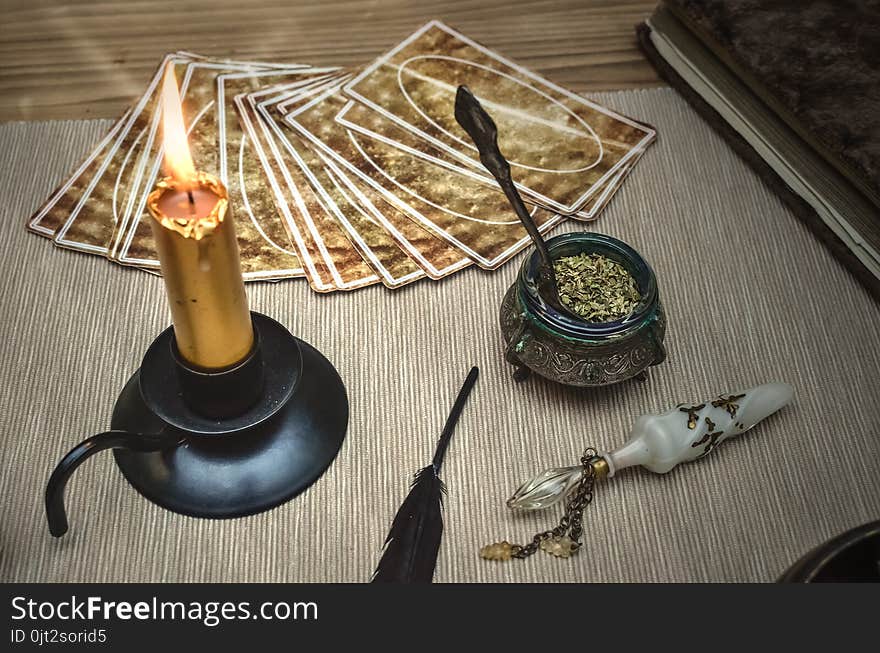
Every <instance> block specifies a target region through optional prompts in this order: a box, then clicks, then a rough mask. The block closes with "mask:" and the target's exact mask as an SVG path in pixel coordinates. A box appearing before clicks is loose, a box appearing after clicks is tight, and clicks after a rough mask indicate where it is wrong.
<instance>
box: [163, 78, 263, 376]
mask: <svg viewBox="0 0 880 653" xmlns="http://www.w3.org/2000/svg"><path fill="white" fill-rule="evenodd" d="M162 132H163V141H164V142H163V146H164V149H165V160H164V161H165V174H166V175H167V176H166V177H165V178H164V179H162V180H161V181H160V182H159V183H158V184H156V188H155V189H154V190H153V192H152V193H150V196H149V198H148V199H147V208H148V210H149V211H150V215H152V216H153V218H154V219H153V220H151V226H152V230H153V238H154V240H155V242H156V250H157V252H158V254H159V262H160V264H161V266H162V276H163V277H164V279H165V287H166V289H167V293H168V303H169V305H170V307H171V319H172V322H173V324H174V338H175V341H176V343H177V349H178V351H179V352H180V354H181V356H182V357H183V359H184V360H185V361H186V362H187V363H189V364H190V365H191V366H193V367H195V368H200V369H204V370H218V369H222V368H226V367H230V366H232V365H235V364H236V363H238V362H240V361H241V360H243V359H244V358H245V357H246V356H247V355H248V354H249V353H250V351H251V348H252V347H253V344H254V332H253V326H252V325H251V315H250V311H249V310H248V305H247V296H246V295H245V292H244V281H243V279H242V276H241V262H240V260H239V252H238V242H237V240H236V238H235V227H234V225H233V219H232V211H231V210H230V208H229V197H228V194H227V192H226V188H225V187H224V186H223V184H222V183H220V181H219V180H218V179H217V178H215V177H213V176H212V175H209V174H207V173H205V172H201V171H196V169H195V166H194V165H193V161H192V157H191V155H190V152H189V146H188V144H187V142H186V131H185V129H184V123H183V112H182V110H181V106H180V95H179V93H178V90H177V82H176V80H175V79H174V69H173V67H172V66H168V68H167V69H166V71H165V78H164V83H163V88H162Z"/></svg>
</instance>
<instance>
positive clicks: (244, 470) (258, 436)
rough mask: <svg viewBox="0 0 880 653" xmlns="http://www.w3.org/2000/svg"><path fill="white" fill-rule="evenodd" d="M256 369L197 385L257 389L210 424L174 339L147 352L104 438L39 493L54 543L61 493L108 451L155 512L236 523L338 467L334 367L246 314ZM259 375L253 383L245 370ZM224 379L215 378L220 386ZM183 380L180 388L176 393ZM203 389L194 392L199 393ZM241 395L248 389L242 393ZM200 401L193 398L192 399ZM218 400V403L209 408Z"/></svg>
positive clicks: (340, 409) (344, 411)
mask: <svg viewBox="0 0 880 653" xmlns="http://www.w3.org/2000/svg"><path fill="white" fill-rule="evenodd" d="M252 315H253V323H254V331H255V335H256V336H257V337H256V342H257V343H258V347H257V348H255V350H257V351H256V354H257V355H258V356H259V359H260V360H257V361H256V362H254V361H250V362H249V361H245V363H243V364H242V365H241V366H240V369H235V370H231V371H228V372H225V373H219V374H210V373H204V374H201V375H200V374H199V373H197V372H189V373H188V374H190V375H195V378H196V392H197V395H198V394H204V395H206V396H204V397H202V399H204V400H206V401H209V402H210V400H211V399H212V397H211V396H207V395H210V394H211V389H212V388H220V389H221V390H222V389H223V386H224V384H225V389H226V390H228V389H229V388H230V387H231V388H233V389H234V388H235V387H236V385H235V384H236V382H239V381H242V380H244V381H249V382H260V383H261V384H262V385H261V388H260V391H259V392H258V393H254V394H255V395H256V399H255V400H254V401H252V402H249V405H248V406H247V408H245V409H243V410H237V411H236V413H235V414H234V415H231V416H227V417H223V418H219V419H217V418H211V417H210V416H206V415H205V414H203V413H200V412H198V411H197V410H196V409H197V408H198V406H197V405H196V406H194V405H193V402H192V401H186V400H185V399H184V397H185V396H187V388H186V387H185V383H187V382H188V383H191V382H192V380H191V379H189V380H188V381H187V378H188V377H187V373H184V374H183V375H181V373H180V371H179V370H178V369H176V368H178V367H180V361H179V360H178V359H177V358H176V356H175V352H174V348H173V342H174V337H173V332H172V330H171V329H168V330H166V331H165V332H163V333H162V334H161V335H160V336H159V337H158V338H157V339H156V340H155V341H154V342H153V344H152V345H151V346H150V348H149V350H148V351H147V354H146V355H145V357H144V360H143V363H142V365H141V367H140V369H139V370H138V371H137V372H136V373H135V374H134V375H133V376H132V377H131V378H130V379H129V381H128V383H127V384H126V386H125V388H124V389H123V391H122V393H121V394H120V396H119V399H118V400H117V402H116V406H115V408H114V411H113V416H112V420H111V429H112V430H111V431H107V432H106V433H102V434H100V435H97V436H94V437H93V438H89V439H88V440H86V441H84V442H83V443H81V444H80V445H78V446H77V447H76V448H74V449H73V450H72V451H71V452H70V453H69V454H68V455H67V456H65V458H64V459H63V460H62V461H61V463H60V464H59V465H58V467H57V468H56V470H55V472H54V473H53V475H52V478H51V479H50V481H49V484H48V487H47V488H46V510H47V517H48V520H49V528H50V531H51V532H52V534H53V535H55V536H56V537H57V536H60V535H63V534H64V533H65V532H66V531H67V519H66V514H65V511H64V503H63V502H64V496H63V493H64V486H65V484H66V481H67V479H68V478H69V476H70V475H71V474H72V473H73V471H74V470H75V469H76V467H78V466H79V465H80V464H81V463H82V462H83V461H84V460H85V459H86V458H88V457H89V456H91V455H92V454H93V453H95V452H97V451H100V450H101V449H107V448H113V449H114V457H115V459H116V464H117V466H118V467H119V469H120V470H121V472H122V474H123V476H125V478H126V479H127V480H128V481H129V483H130V484H131V485H132V486H133V487H134V488H135V489H136V490H137V491H138V492H139V493H140V494H142V495H143V496H144V497H146V498H147V499H149V500H150V501H152V502H153V503H156V504H158V505H160V506H162V507H163V508H166V509H168V510H172V511H174V512H177V513H181V514H185V515H190V516H194V517H209V518H226V517H241V516H245V515H251V514H254V513H258V512H262V511H264V510H268V509H270V508H273V507H275V506H277V505H279V504H282V503H284V502H286V501H288V500H289V499H291V498H293V497H294V496H296V495H297V494H299V493H300V492H302V491H303V490H305V489H306V488H307V487H309V486H310V485H311V484H312V483H314V482H315V481H316V480H317V479H318V478H319V477H320V476H321V474H322V473H323V472H324V470H325V469H326V468H327V467H328V466H329V465H330V463H331V462H332V461H333V459H334V458H335V457H336V454H337V453H338V451H339V449H340V447H341V446H342V443H343V441H344V439H345V432H346V429H347V426H348V398H347V396H346V392H345V386H344V385H343V383H342V380H341V379H340V377H339V375H338V374H337V372H336V370H335V368H334V367H333V365H332V364H331V363H330V361H328V360H327V359H326V358H325V357H324V356H323V355H322V354H321V353H320V352H319V351H317V350H316V349H315V348H314V347H312V346H311V345H309V344H308V343H306V342H303V341H302V340H300V339H298V338H296V337H294V336H293V335H291V334H290V332H288V331H287V330H286V329H285V328H284V327H283V326H281V325H280V324H278V323H277V322H275V321H274V320H271V319H270V318H268V317H266V316H264V315H260V314H259V313H253V314H252ZM254 367H257V368H258V369H260V368H261V373H260V374H257V375H254V374H253V368H254ZM221 377H223V378H221ZM181 378H183V380H184V382H183V383H182V381H181ZM199 384H201V385H199ZM241 390H242V393H243V394H246V393H247V390H248V388H247V387H242V388H241ZM197 398H198V397H197ZM215 399H216V398H215Z"/></svg>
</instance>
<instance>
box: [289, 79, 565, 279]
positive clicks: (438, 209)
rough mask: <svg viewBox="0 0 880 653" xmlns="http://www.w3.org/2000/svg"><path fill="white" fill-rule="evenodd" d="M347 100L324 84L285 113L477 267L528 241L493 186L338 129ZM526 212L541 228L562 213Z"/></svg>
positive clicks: (309, 136) (488, 264) (336, 159)
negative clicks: (337, 118) (318, 92)
mask: <svg viewBox="0 0 880 653" xmlns="http://www.w3.org/2000/svg"><path fill="white" fill-rule="evenodd" d="M347 101H348V100H347V99H346V98H345V97H344V96H343V95H341V94H340V93H339V92H338V90H337V89H336V88H330V89H328V90H327V91H325V93H323V94H321V95H319V96H318V97H317V98H315V99H314V100H312V101H310V102H308V103H306V104H304V105H303V106H301V107H299V108H298V109H296V110H295V111H293V112H291V113H289V114H287V115H286V116H285V120H286V121H287V122H288V124H290V125H291V126H292V127H294V128H295V129H296V130H297V132H298V133H299V134H300V135H301V136H302V137H303V138H305V139H307V140H308V142H310V143H312V144H313V145H314V146H315V147H317V148H320V149H321V151H322V152H324V153H325V154H326V155H329V156H331V157H333V160H334V162H335V163H338V164H339V165H341V166H342V167H343V169H345V170H346V171H347V172H348V173H349V174H353V175H356V176H358V177H360V178H361V179H362V180H363V181H364V182H366V183H367V184H369V185H371V186H372V187H373V188H374V189H375V190H376V191H377V192H378V193H379V194H380V195H381V196H382V198H383V199H384V200H385V201H386V202H389V203H390V204H391V205H392V206H394V207H395V208H397V209H399V210H401V211H403V212H404V213H405V214H406V215H407V216H408V217H409V218H410V219H412V220H415V221H416V222H417V223H418V224H420V226H422V227H423V228H426V229H428V230H430V231H431V232H432V234H434V235H435V236H437V237H440V238H443V239H445V240H446V241H447V242H449V243H451V244H453V245H454V246H456V247H458V248H459V249H461V250H462V251H463V252H464V253H465V254H466V255H467V256H468V258H470V259H471V260H473V261H474V262H475V263H477V265H479V266H480V267H483V268H486V269H490V270H491V269H495V268H497V267H498V266H499V265H501V264H503V263H504V262H505V261H506V260H508V259H509V258H510V257H511V256H513V255H514V254H516V252H518V251H519V250H521V249H522V248H523V247H525V246H527V245H528V243H529V237H528V234H527V233H526V231H525V229H524V228H523V227H522V225H521V223H520V221H519V219H518V218H517V217H516V214H515V213H514V212H513V210H512V209H511V208H510V205H509V203H508V202H507V198H506V197H505V195H504V193H502V192H501V191H500V190H499V189H498V188H497V186H493V185H491V184H490V183H489V182H488V180H487V181H478V180H476V179H473V178H471V177H467V176H464V175H461V174H459V173H457V172H455V171H453V170H450V169H447V168H444V167H442V166H438V165H435V164H432V163H430V162H428V161H426V160H424V159H422V158H419V157H416V156H413V155H411V154H409V153H407V152H405V151H403V150H401V149H399V148H396V147H392V146H389V145H387V144H386V143H383V142H381V141H377V140H375V139H369V138H367V137H365V136H363V135H361V134H355V133H353V132H351V131H350V130H347V129H345V128H344V127H343V126H342V125H340V124H339V123H337V122H336V121H335V120H334V117H335V116H336V115H337V114H338V113H339V111H340V110H341V108H342V107H343V106H344V105H345V104H346V103H347ZM533 217H534V218H535V222H536V223H537V224H538V227H539V229H541V230H542V231H547V230H549V229H551V228H552V227H553V226H554V225H556V224H558V223H559V222H560V221H561V220H562V218H561V217H560V216H557V215H554V214H552V213H550V212H549V211H546V210H544V209H540V208H537V207H534V208H533Z"/></svg>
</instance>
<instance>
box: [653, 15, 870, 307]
mask: <svg viewBox="0 0 880 653" xmlns="http://www.w3.org/2000/svg"><path fill="white" fill-rule="evenodd" d="M638 34H639V41H640V44H641V46H642V48H643V50H644V51H645V53H646V54H647V56H648V57H649V59H651V61H652V62H653V63H654V64H655V65H656V66H657V68H658V70H659V71H660V73H661V74H662V75H663V76H664V77H665V78H666V79H667V80H668V81H669V82H670V83H671V84H672V85H673V86H675V87H676V88H677V89H678V90H679V91H680V92H682V94H683V95H684V96H685V97H686V98H687V99H688V100H689V101H690V102H691V103H692V104H694V106H695V107H696V108H697V109H698V111H700V113H702V114H703V115H704V117H706V118H707V119H708V120H709V122H710V123H712V124H713V126H715V127H716V129H717V130H718V131H719V132H720V133H721V134H722V135H723V136H725V138H727V139H728V140H729V141H730V142H731V144H732V145H733V146H734V147H735V148H736V149H737V150H738V151H739V152H740V154H742V155H743V156H744V157H745V158H746V160H748V161H749V162H750V163H751V164H752V165H753V167H755V169H756V170H757V171H758V172H759V173H760V174H761V175H762V176H763V177H764V178H765V179H766V180H767V181H768V182H769V183H770V184H771V185H772V186H773V187H774V188H775V189H776V190H777V191H779V193H780V194H781V196H782V198H783V199H784V200H785V201H786V202H787V203H788V204H789V205H790V206H791V208H792V209H793V210H794V211H795V213H796V214H797V215H798V216H799V217H800V218H801V219H802V220H804V221H805V222H806V223H807V224H808V225H809V226H810V227H811V228H812V229H813V231H814V232H815V233H816V234H817V235H818V236H819V237H821V238H822V239H823V240H824V241H825V242H826V243H827V244H828V245H829V247H830V248H831V250H832V251H833V252H834V253H835V255H837V256H838V258H839V259H840V260H841V261H842V262H843V263H844V264H845V265H846V266H847V267H848V268H850V269H851V270H852V271H853V272H854V273H855V274H856V275H857V276H858V277H859V279H860V280H861V281H862V282H863V283H864V285H865V286H866V288H868V290H869V291H871V292H872V293H873V294H874V296H875V297H877V298H880V3H876V2H873V3H872V2H864V3H845V4H843V3H832V2H828V1H821V0H809V1H807V2H795V1H794V0H792V1H790V2H776V3H761V2H757V1H756V0H667V1H666V2H664V3H662V4H661V5H660V6H659V7H658V8H657V10H656V11H655V12H654V14H653V15H652V16H651V17H650V18H649V19H648V20H647V21H646V22H645V23H644V24H643V25H641V26H640V27H639V29H638Z"/></svg>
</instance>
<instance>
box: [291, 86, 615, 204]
mask: <svg viewBox="0 0 880 653" xmlns="http://www.w3.org/2000/svg"><path fill="white" fill-rule="evenodd" d="M282 110H285V111H287V110H288V107H282ZM336 120H337V122H340V123H342V124H343V125H345V127H347V128H348V129H350V130H352V131H353V132H357V133H360V134H363V135H364V136H368V137H370V138H373V139H376V140H379V141H382V142H383V143H387V144H388V145H391V146H393V147H397V148H400V149H402V150H404V151H406V152H408V153H410V154H412V155H413V156H417V157H420V158H422V159H425V160H427V161H429V162H431V163H435V164H437V165H440V166H443V167H446V168H450V169H452V170H455V171H456V172H458V173H459V174H462V175H465V176H470V177H473V178H475V179H477V180H480V181H484V182H485V181H486V180H489V181H490V183H492V184H495V183H496V182H495V180H494V179H493V178H492V177H491V176H490V175H488V173H487V172H486V171H485V170H482V171H477V170H475V169H474V168H473V167H471V166H469V165H465V164H464V163H462V162H460V161H459V160H458V159H456V158H455V157H453V156H451V155H450V154H449V153H448V152H446V151H445V150H440V149H437V148H435V147H431V146H430V145H428V144H427V143H426V142H425V141H424V139H422V138H421V137H420V136H418V135H417V134H416V133H414V132H410V131H407V130H404V129H400V128H399V127H398V126H397V125H395V124H394V123H392V124H391V125H386V124H384V123H387V122H388V119H387V118H385V117H384V116H383V115H382V114H380V113H379V112H378V111H373V110H372V109H369V108H368V107H366V106H364V105H362V104H358V103H357V102H349V103H348V104H346V105H345V106H344V107H343V108H342V110H341V111H340V112H339V115H337V116H336ZM385 134H392V135H393V137H394V138H393V139H392V138H389V137H388V136H386V135H385ZM629 165H630V163H629V162H628V163H627V164H626V165H625V166H624V168H627V167H629ZM623 176H625V174H623V173H622V172H620V171H619V172H617V173H615V176H614V177H613V178H612V179H610V180H609V181H607V182H605V183H604V184H603V185H602V187H600V188H597V189H594V193H593V195H592V196H591V197H590V199H589V200H587V202H586V204H585V205H584V206H583V207H582V208H581V209H580V210H579V211H577V212H576V213H573V214H571V215H570V216H569V217H572V218H575V219H577V220H585V221H589V220H595V219H596V218H598V217H599V211H598V210H597V207H598V206H599V205H600V204H602V203H603V202H601V201H600V200H599V198H600V197H601V196H603V189H604V187H607V186H609V185H612V184H614V183H616V182H617V181H618V180H619V179H621V178H622V177H623ZM523 200H524V201H525V202H526V203H527V204H535V203H536V200H535V199H534V198H533V197H531V195H530V194H528V193H523Z"/></svg>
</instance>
